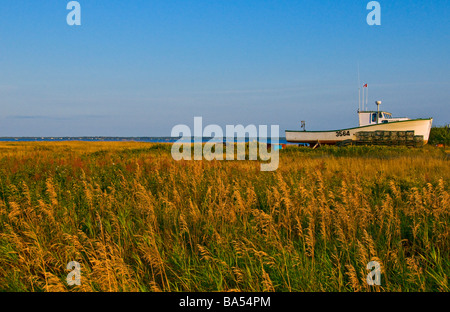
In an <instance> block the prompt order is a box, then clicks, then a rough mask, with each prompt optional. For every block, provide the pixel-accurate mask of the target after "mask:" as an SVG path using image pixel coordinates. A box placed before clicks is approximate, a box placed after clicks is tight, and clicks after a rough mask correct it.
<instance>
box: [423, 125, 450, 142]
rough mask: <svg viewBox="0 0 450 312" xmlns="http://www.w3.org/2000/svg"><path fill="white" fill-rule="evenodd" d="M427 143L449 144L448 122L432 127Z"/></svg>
mask: <svg viewBox="0 0 450 312" xmlns="http://www.w3.org/2000/svg"><path fill="white" fill-rule="evenodd" d="M428 144H431V145H436V144H444V145H445V146H450V124H449V125H447V126H440V127H432V128H431V132H430V138H429V140H428Z"/></svg>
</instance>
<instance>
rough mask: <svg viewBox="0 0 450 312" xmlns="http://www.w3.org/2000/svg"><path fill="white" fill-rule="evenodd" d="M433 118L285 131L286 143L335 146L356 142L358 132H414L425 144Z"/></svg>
mask: <svg viewBox="0 0 450 312" xmlns="http://www.w3.org/2000/svg"><path fill="white" fill-rule="evenodd" d="M432 123H433V118H429V119H411V120H403V121H395V122H389V123H381V124H376V125H369V126H362V127H356V128H348V129H342V130H332V131H291V130H286V141H287V142H290V143H310V144H311V143H317V142H319V143H321V144H337V143H339V142H342V141H345V140H354V141H355V140H356V133H357V132H360V131H414V135H422V136H423V141H424V143H425V144H426V143H427V142H428V138H429V137H430V130H431V125H432Z"/></svg>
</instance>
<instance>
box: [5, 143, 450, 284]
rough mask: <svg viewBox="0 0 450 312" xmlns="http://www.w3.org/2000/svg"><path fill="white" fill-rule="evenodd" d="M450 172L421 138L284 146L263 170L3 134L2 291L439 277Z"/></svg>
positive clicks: (159, 150) (443, 273)
mask: <svg viewBox="0 0 450 312" xmlns="http://www.w3.org/2000/svg"><path fill="white" fill-rule="evenodd" d="M449 178H450V170H449V166H448V160H446V158H445V157H444V156H443V153H442V152H441V151H439V150H437V149H433V148H431V147H427V148H424V149H418V150H409V149H406V148H382V147H377V148H366V147H356V148H355V147H351V148H342V149H338V148H323V149H319V150H317V151H312V150H307V149H303V148H296V147H292V148H288V149H286V150H283V151H282V152H281V155H280V167H279V169H278V170H277V171H275V172H261V171H260V166H259V163H258V162H256V161H211V162H209V161H179V162H176V161H174V160H173V159H172V158H171V155H170V145H169V144H150V143H133V142H120V143H119V142H57V143H47V142H43V143H23V142H14V143H0V220H1V223H0V231H1V233H0V285H1V290H9V291H448V290H449V286H448V274H449V268H450V264H449V258H450V257H449V256H450V237H449V235H450V230H449V219H450V218H449V204H450V198H449V190H448V188H449V185H448V181H449ZM373 260H375V261H378V262H379V263H380V264H381V265H382V279H381V280H382V285H381V286H368V285H367V283H366V276H367V274H368V270H367V269H366V265H367V263H368V262H369V261H373ZM70 261H77V262H79V263H80V264H81V285H80V286H68V285H67V283H66V276H67V274H68V273H69V272H68V271H67V270H66V265H67V263H69V262H70Z"/></svg>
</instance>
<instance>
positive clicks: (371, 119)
mask: <svg viewBox="0 0 450 312" xmlns="http://www.w3.org/2000/svg"><path fill="white" fill-rule="evenodd" d="M358 116H359V126H360V127H362V126H370V125H376V124H380V123H388V122H393V121H402V120H409V118H404V117H392V114H391V113H388V112H383V111H378V112H377V111H358Z"/></svg>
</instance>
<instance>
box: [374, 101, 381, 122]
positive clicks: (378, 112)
mask: <svg viewBox="0 0 450 312" xmlns="http://www.w3.org/2000/svg"><path fill="white" fill-rule="evenodd" d="M375 104H377V123H378V118H379V117H380V105H381V101H376V102H375Z"/></svg>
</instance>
